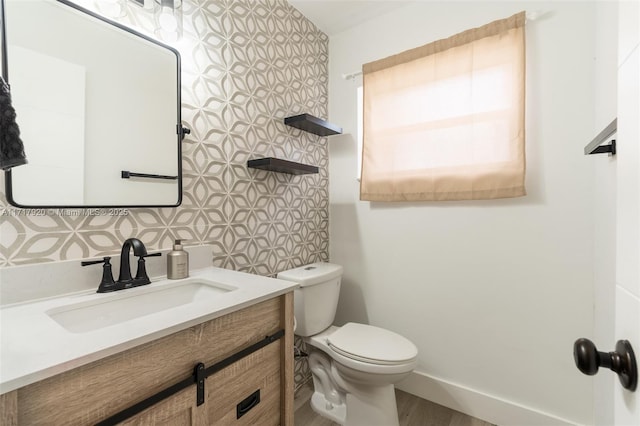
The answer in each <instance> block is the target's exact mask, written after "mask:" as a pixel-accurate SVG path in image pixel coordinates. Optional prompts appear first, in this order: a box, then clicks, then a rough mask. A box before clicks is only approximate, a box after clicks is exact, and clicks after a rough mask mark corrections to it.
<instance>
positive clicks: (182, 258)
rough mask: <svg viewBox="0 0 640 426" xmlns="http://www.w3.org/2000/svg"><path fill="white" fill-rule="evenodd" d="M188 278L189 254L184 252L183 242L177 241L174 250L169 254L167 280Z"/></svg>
mask: <svg viewBox="0 0 640 426" xmlns="http://www.w3.org/2000/svg"><path fill="white" fill-rule="evenodd" d="M188 276H189V253H187V252H186V251H184V250H183V248H182V241H181V240H175V243H174V244H173V250H171V251H170V252H169V253H168V254H167V278H169V279H170V280H178V279H181V278H187V277H188Z"/></svg>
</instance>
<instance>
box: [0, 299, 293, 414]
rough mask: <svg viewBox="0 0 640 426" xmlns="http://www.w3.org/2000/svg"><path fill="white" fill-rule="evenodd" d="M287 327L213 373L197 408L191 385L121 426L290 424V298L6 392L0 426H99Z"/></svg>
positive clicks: (189, 329) (261, 303)
mask: <svg viewBox="0 0 640 426" xmlns="http://www.w3.org/2000/svg"><path fill="white" fill-rule="evenodd" d="M282 329H284V330H285V334H284V336H283V337H281V338H280V339H279V340H276V341H274V342H272V343H269V344H267V345H265V346H264V347H262V348H261V349H259V350H257V351H255V352H253V353H252V354H250V355H248V356H246V357H244V358H241V359H239V360H238V361H236V362H234V363H233V364H231V365H229V366H227V367H225V368H224V369H222V370H220V371H218V372H216V373H214V374H212V375H210V376H209V377H208V378H207V379H206V380H205V400H204V403H203V404H201V405H200V406H197V404H196V385H195V384H194V385H192V386H189V387H187V388H185V389H183V390H182V391H180V392H178V393H175V394H173V395H172V396H170V397H168V398H166V399H164V400H162V401H160V402H158V403H157V404H155V405H153V406H151V407H150V408H147V409H146V410H144V411H142V412H140V413H138V414H136V415H135V416H133V417H130V418H128V419H127V420H125V421H123V422H122V424H126V425H171V426H175V425H253V424H259V425H264V426H268V425H291V426H293V293H287V294H285V295H282V296H279V297H275V298H272V299H269V300H266V301H263V302H260V303H258V304H255V305H253V306H250V307H247V308H244V309H241V310H239V311H236V312H232V313H230V314H227V315H224V316H222V317H219V318H216V319H213V320H211V321H208V322H205V323H202V324H199V325H196V326H193V327H191V328H188V329H186V330H182V331H178V332H176V333H174V334H171V335H169V336H166V337H162V338H159V339H158V340H155V341H152V342H149V343H145V344H142V345H140V346H137V347H135V348H133V349H128V350H126V351H124V352H121V353H118V354H115V355H111V356H109V357H106V358H103V359H100V360H98V361H95V362H92V363H90V364H87V365H84V366H81V367H78V368H75V369H73V370H70V371H67V372H64V373H61V374H58V375H56V376H53V377H50V378H48V379H45V380H42V381H40V382H36V383H33V384H31V385H28V386H25V387H22V388H20V389H17V390H15V391H12V392H9V393H6V394H4V395H2V396H0V409H1V411H2V414H1V415H0V416H1V417H0V424H2V425H35V424H46V425H86V424H91V425H92V424H96V423H98V422H100V421H103V420H104V419H106V418H108V417H109V416H111V415H114V414H115V413H118V412H120V411H122V410H124V409H127V408H128V407H130V406H132V405H134V404H136V403H137V402H140V401H142V400H144V399H146V398H148V397H150V396H152V395H154V394H155V393H157V392H159V391H162V390H164V389H166V388H168V387H170V386H172V385H174V384H175V383H178V382H181V381H183V380H185V378H188V377H189V376H190V375H192V374H193V372H194V367H195V366H196V365H197V364H198V363H204V364H205V366H210V365H213V364H215V363H217V362H220V361H221V360H223V359H225V358H227V357H229V356H231V355H233V354H235V353H237V352H238V351H240V350H242V349H244V348H246V347H248V346H251V345H252V344H254V343H257V342H259V341H261V340H263V339H264V338H265V337H266V336H270V335H273V334H274V333H276V332H278V331H279V330H282ZM258 390H259V392H260V402H259V403H257V404H255V405H254V406H253V408H251V409H249V410H245V411H246V412H245V414H243V415H242V416H241V417H239V418H238V414H237V412H238V408H237V407H238V404H239V403H240V402H242V401H243V400H246V399H247V398H248V397H250V396H251V395H252V394H254V393H255V392H256V391H258ZM254 402H255V400H254ZM241 408H244V406H243V407H241Z"/></svg>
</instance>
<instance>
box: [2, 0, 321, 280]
mask: <svg viewBox="0 0 640 426" xmlns="http://www.w3.org/2000/svg"><path fill="white" fill-rule="evenodd" d="M125 5H126V9H127V14H126V16H124V17H123V18H121V19H120V21H121V22H123V23H125V24H127V25H130V26H132V27H134V28H136V29H138V30H142V31H146V32H148V33H152V31H153V19H152V13H149V12H147V11H145V10H143V9H141V8H139V7H138V6H136V5H133V4H132V3H129V2H126V3H125ZM182 8H183V36H182V39H181V40H180V41H178V42H176V43H171V44H172V45H173V46H174V47H176V48H177V49H178V50H179V51H180V54H181V60H182V64H181V65H182V119H183V124H184V126H186V127H188V128H190V129H191V134H190V135H187V137H186V138H185V140H184V141H183V145H182V148H183V157H182V166H183V202H182V205H181V206H180V207H178V208H138V209H128V215H126V216H83V215H81V214H80V215H77V216H75V215H68V214H67V215H63V214H56V213H55V212H53V214H46V215H44V216H37V215H26V214H23V215H16V214H15V213H16V212H15V210H16V209H15V208H13V207H12V206H9V205H8V204H7V202H6V199H5V197H4V176H2V178H0V179H1V186H0V188H1V190H2V196H1V197H0V267H2V266H10V265H19V264H24V263H35V262H49V261H56V260H64V259H80V258H91V257H98V256H103V255H108V254H117V253H118V252H119V249H120V246H121V244H122V241H124V240H125V239H126V238H128V237H132V236H135V237H138V238H140V239H141V240H142V241H143V242H144V243H145V245H146V246H147V247H148V248H150V249H159V248H170V247H171V244H172V241H173V240H174V239H175V238H180V239H183V240H185V244H186V245H198V244H212V245H213V246H214V251H213V259H212V262H213V264H214V265H215V266H220V267H223V268H228V269H235V270H240V271H245V272H251V273H256V274H260V275H273V274H275V273H277V272H279V271H281V270H285V269H288V268H291V267H294V266H299V265H302V264H305V263H310V262H314V261H326V260H328V240H329V234H328V219H329V218H328V209H329V207H328V172H327V169H328V167H327V166H328V154H327V145H326V144H327V138H323V137H319V136H316V135H312V134H309V133H306V132H304V131H301V130H298V129H294V128H291V127H288V126H285V125H284V124H283V118H284V117H286V116H289V115H294V114H299V113H303V112H307V113H310V114H313V115H315V116H318V117H322V118H326V117H327V83H328V77H327V61H328V51H327V49H328V38H327V36H326V35H325V34H324V33H322V32H321V31H319V30H318V29H317V28H316V27H315V26H314V25H313V24H311V23H310V22H309V21H308V20H307V19H306V18H304V17H303V16H302V15H301V14H300V13H299V12H298V11H297V10H296V9H294V8H293V7H291V6H290V5H289V4H288V3H287V2H286V1H285V0H222V1H221V0H206V1H205V0H200V1H197V0H195V1H194V0H185V1H184V2H183V5H182ZM17 113H18V124H19V118H20V116H19V114H20V112H19V111H17ZM27 156H28V149H27ZM267 156H272V157H279V158H283V159H287V160H292V161H299V162H302V163H306V164H312V165H316V166H318V167H319V169H320V172H319V173H318V174H311V175H302V176H293V175H287V174H281V173H273V172H267V171H262V170H255V169H247V167H246V162H247V160H249V159H252V158H259V157H267ZM22 213H23V212H22ZM33 213H37V212H33Z"/></svg>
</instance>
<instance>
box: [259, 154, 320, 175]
mask: <svg viewBox="0 0 640 426" xmlns="http://www.w3.org/2000/svg"><path fill="white" fill-rule="evenodd" d="M247 167H250V168H252V169H261V170H268V171H270V172H278V173H288V174H290V175H307V174H311V173H318V167H316V166H310V165H308V164H302V163H296V162H293V161H288V160H281V159H279V158H273V157H266V158H257V159H255V160H249V161H247Z"/></svg>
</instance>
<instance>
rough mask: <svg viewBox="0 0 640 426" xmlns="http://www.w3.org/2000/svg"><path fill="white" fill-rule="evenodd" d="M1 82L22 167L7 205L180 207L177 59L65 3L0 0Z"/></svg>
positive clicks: (12, 175)
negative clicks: (10, 109)
mask: <svg viewBox="0 0 640 426" xmlns="http://www.w3.org/2000/svg"><path fill="white" fill-rule="evenodd" d="M0 6H1V7H2V11H1V12H2V41H3V42H2V74H3V77H4V79H5V81H7V82H8V83H9V84H10V86H11V97H12V103H13V107H14V108H15V110H16V114H17V118H16V121H17V124H18V126H19V127H20V137H21V139H22V141H23V143H24V148H25V152H26V155H27V160H28V164H26V165H24V166H19V167H16V168H14V169H12V170H9V171H6V172H5V186H6V196H7V200H8V201H9V203H10V204H12V205H14V206H17V207H23V208H39V207H54V208H55V207H65V208H74V207H77V208H86V207H175V206H178V205H180V203H181V202H182V164H181V141H182V138H183V136H184V134H185V133H188V129H184V128H183V127H182V125H181V116H180V107H181V100H180V54H179V53H178V51H177V50H176V49H174V48H172V47H170V46H167V45H165V44H163V43H161V42H159V41H157V40H154V39H152V38H150V37H148V36H145V35H143V34H141V33H139V32H137V31H135V30H132V29H130V28H127V27H125V26H123V25H121V24H119V23H117V22H114V21H111V20H109V19H106V18H104V17H101V16H99V15H97V14H95V13H93V12H91V11H89V10H87V9H84V8H82V7H80V6H78V5H76V4H75V3H72V2H70V1H68V0H29V1H24V0H0Z"/></svg>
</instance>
